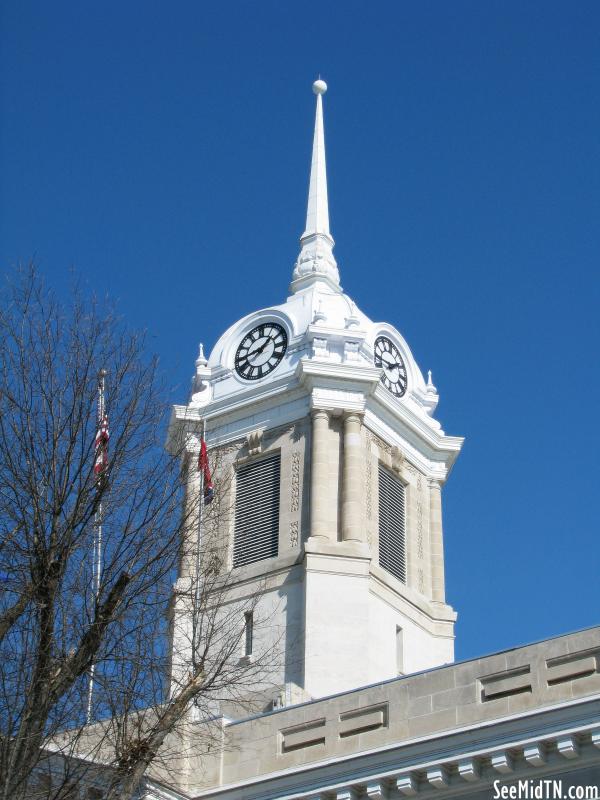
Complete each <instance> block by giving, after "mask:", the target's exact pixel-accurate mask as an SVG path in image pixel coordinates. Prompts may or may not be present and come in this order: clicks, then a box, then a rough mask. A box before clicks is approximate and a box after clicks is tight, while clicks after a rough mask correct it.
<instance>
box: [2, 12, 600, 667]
mask: <svg viewBox="0 0 600 800" xmlns="http://www.w3.org/2000/svg"><path fill="white" fill-rule="evenodd" d="M2 5H3V7H2V20H1V36H2V42H1V59H2V61H1V71H2V117H3V119H2V132H1V137H2V138H1V152H2V156H1V157H2V162H1V164H0V167H1V181H2V195H1V225H2V228H1V241H0V256H1V259H2V265H3V269H4V268H7V267H9V266H10V265H11V264H14V263H15V262H17V261H18V260H24V261H27V260H29V259H30V258H32V257H35V259H36V260H37V261H38V263H39V265H40V267H41V269H42V271H43V273H44V274H45V275H47V276H48V278H49V279H50V280H51V282H53V283H54V284H55V285H56V286H57V287H58V288H59V290H61V291H62V290H64V288H65V287H66V285H67V283H68V274H69V269H70V267H72V266H74V267H75V268H76V269H77V270H78V271H79V272H80V273H82V274H83V275H84V276H85V278H86V280H87V282H88V284H89V286H90V288H93V289H95V290H98V291H102V292H103V291H106V292H108V293H109V294H111V295H113V296H114V297H118V298H119V299H120V308H121V311H122V313H123V314H124V315H125V317H126V318H127V319H128V320H129V321H130V323H131V324H132V325H134V326H137V327H140V326H142V327H146V328H147V329H148V332H149V336H150V343H151V346H152V347H153V348H154V349H155V350H156V351H157V352H158V353H159V354H160V356H161V359H162V365H163V368H164V370H165V372H166V373H167V375H168V377H169V381H170V383H171V384H172V385H173V386H174V398H175V399H177V400H178V401H180V402H181V401H184V400H185V399H186V397H187V391H188V387H189V379H190V376H191V374H192V371H193V362H194V359H195V356H196V350H197V344H198V342H199V341H200V340H203V341H204V342H205V343H206V344H207V345H208V347H209V349H210V347H211V346H212V344H214V342H215V341H216V339H217V338H218V336H219V335H220V333H221V332H222V331H223V330H224V329H225V328H226V327H228V326H229V325H230V323H231V322H233V321H235V320H236V319H238V318H239V317H240V316H242V315H243V314H246V313H247V312H249V311H251V310H254V309H256V308H260V307H263V306H266V305H269V304H271V303H278V302H281V301H282V300H283V299H284V298H285V296H286V292H287V286H288V283H289V280H290V275H291V269H292V264H293V262H294V259H295V257H296V254H297V251H298V243H297V241H298V237H299V236H300V234H301V233H302V229H303V222H304V213H305V204H306V193H307V184H308V168H309V159H310V146H311V137H312V124H313V114H314V98H313V95H312V93H311V89H310V86H311V83H312V81H313V79H314V78H315V77H316V75H317V74H318V73H319V72H320V73H321V75H322V76H323V78H325V80H327V82H328V84H329V92H328V93H327V95H326V97H325V126H326V127H325V130H326V142H327V155H328V168H329V191H330V207H331V222H332V231H333V235H334V237H335V239H336V242H337V246H336V255H337V258H338V262H339V265H340V269H341V276H342V283H343V285H344V287H345V289H346V291H347V292H348V293H349V294H350V295H351V296H352V297H353V298H354V299H355V300H356V301H357V303H358V304H359V306H360V307H361V308H362V309H363V310H364V311H365V312H366V313H367V314H369V316H371V317H372V318H374V319H379V320H387V321H390V322H392V323H393V324H394V325H396V327H398V328H399V330H400V331H401V332H402V333H403V335H404V336H405V337H406V339H407V341H408V342H409V344H410V345H411V347H412V349H413V352H414V354H415V356H416V358H417V360H418V362H419V363H420V365H421V367H422V368H423V369H424V370H426V369H428V368H431V369H433V374H434V380H435V382H436V384H437V386H438V389H439V391H440V395H441V402H440V405H439V408H438V417H439V418H440V419H441V421H442V424H443V426H444V428H445V430H446V431H447V432H448V433H451V434H457V435H464V436H466V439H467V441H466V444H465V447H464V450H463V453H462V455H461V457H460V459H459V460H458V462H457V464H456V467H455V469H454V472H453V474H452V475H451V478H450V480H449V482H448V484H447V487H446V489H445V494H444V496H445V534H446V554H447V586H448V597H449V600H450V601H451V602H452V604H453V605H454V606H455V608H456V609H457V610H458V612H459V623H458V626H457V656H458V657H460V658H466V657H469V656H472V655H477V654H481V653H485V652H490V651H493V650H498V649H501V648H505V647H510V646H512V645H516V644H520V643H524V642H527V641H531V640H535V639H538V638H543V637H546V636H550V635H554V634H558V633H561V632H566V631H569V630H572V629H576V628H580V627H584V626H588V625H592V624H597V623H600V603H599V601H598V583H599V581H598V573H599V567H600V558H599V553H600V541H599V535H600V524H599V516H600V512H599V508H600V504H599V499H600V497H599V496H600V492H599V490H598V472H599V470H600V462H599V458H598V450H599V444H600V443H599V434H598V421H597V417H598V402H599V393H600V379H599V365H598V346H599V344H600V324H599V313H598V309H599V300H600V282H599V278H598V270H599V266H600V232H599V219H600V166H599V165H600V111H599V96H600V3H598V2H591V1H590V2H585V1H582V2H566V1H565V2H561V3H558V2H551V1H549V0H543V1H542V0H539V2H523V0H518V2H509V1H503V2H485V1H484V0H473V1H472V2H466V1H465V0H457V1H455V2H442V1H441V0H440V1H439V2H427V0H421V1H420V2H378V3H377V2H373V3H367V2H354V1H353V0H351V1H350V2H348V0H345V2H326V0H322V2H318V3H317V2H309V1H306V0H305V1H303V2H285V3H282V2H272V1H270V2H235V3H232V2H219V3H208V2H177V3H166V2H162V3H158V2H122V1H121V2H118V3H116V2H105V3H91V2H81V1H80V2H56V3H43V2H28V1H27V0H5V2H4V3H3V4H2Z"/></svg>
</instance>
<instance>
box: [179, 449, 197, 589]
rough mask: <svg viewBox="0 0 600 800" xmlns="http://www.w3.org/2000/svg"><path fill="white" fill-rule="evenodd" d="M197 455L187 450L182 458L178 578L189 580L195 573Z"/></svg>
mask: <svg viewBox="0 0 600 800" xmlns="http://www.w3.org/2000/svg"><path fill="white" fill-rule="evenodd" d="M197 463H198V456H197V454H195V453H193V452H192V451H190V450H188V452H186V454H185V457H184V463H183V470H184V472H185V478H186V485H185V501H184V502H185V512H184V513H185V524H184V528H183V530H182V535H181V540H180V543H179V574H178V577H179V578H189V577H191V576H192V575H193V574H194V572H195V565H196V548H197V537H198V525H199V524H200V473H199V472H198V469H197V467H196V464H197Z"/></svg>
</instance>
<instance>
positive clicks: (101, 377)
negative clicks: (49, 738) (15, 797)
mask: <svg viewBox="0 0 600 800" xmlns="http://www.w3.org/2000/svg"><path fill="white" fill-rule="evenodd" d="M105 378H106V370H105V369H101V370H100V371H99V372H98V414H97V417H98V419H97V423H98V430H100V427H101V425H102V424H103V422H104V415H105V403H104V390H105V383H104V381H105ZM103 446H105V445H103ZM101 480H102V473H99V475H98V477H97V484H98V482H99V481H101ZM92 571H93V585H94V605H95V604H96V603H97V602H98V598H99V596H100V581H101V579H102V501H100V503H99V504H98V507H97V509H96V514H95V515H94V547H93V564H92ZM95 613H96V610H95V608H94V615H95ZM95 673H96V665H95V664H94V663H92V665H91V667H90V672H89V680H88V693H87V714H86V719H87V724H88V725H89V724H90V723H91V722H92V703H93V699H94V676H95Z"/></svg>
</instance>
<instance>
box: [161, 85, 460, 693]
mask: <svg viewBox="0 0 600 800" xmlns="http://www.w3.org/2000/svg"><path fill="white" fill-rule="evenodd" d="M326 89H327V87H326V84H325V83H324V81H322V80H318V81H316V82H315V83H314V84H313V90H314V93H315V95H316V118H315V130H314V140H313V151H312V163H311V170H310V184H309V193H308V209H307V215H306V228H305V230H304V233H303V234H302V236H301V239H300V253H299V255H298V258H297V260H296V263H295V265H294V268H293V272H292V281H291V284H290V287H289V296H288V297H287V299H286V300H285V302H283V303H281V304H280V305H276V306H271V307H269V308H264V309H261V310H259V311H255V312H252V313H250V314H248V315H247V316H245V317H244V318H243V319H241V320H239V321H238V322H235V323H234V324H233V325H231V327H229V328H228V329H227V330H226V331H225V333H224V334H223V335H222V336H221V338H220V339H219V341H218V342H217V343H216V345H215V346H214V348H213V350H212V352H211V354H210V357H209V358H208V359H206V358H205V357H204V354H203V352H202V349H201V352H200V356H199V357H198V359H197V361H196V373H195V377H194V383H193V390H192V394H191V397H190V400H189V402H188V404H187V405H181V406H175V407H174V410H173V416H172V420H171V426H170V434H169V436H170V442H171V446H172V447H173V448H175V442H176V441H184V442H185V447H186V451H187V455H186V457H185V458H184V469H186V470H187V471H188V481H187V486H188V493H187V501H186V502H187V506H188V511H189V512H190V513H191V517H192V518H193V519H194V525H193V527H194V530H195V531H196V530H201V531H202V537H203V538H202V542H203V546H204V547H205V549H207V548H208V549H210V547H213V548H214V553H215V554H218V557H216V556H215V564H216V567H215V571H216V572H218V573H219V575H220V580H221V583H220V584H219V585H220V586H221V587H223V586H225V587H226V590H225V594H224V595H223V597H224V601H223V602H224V604H225V605H226V606H227V608H228V612H227V625H235V624H238V623H239V625H240V626H243V629H244V631H245V633H244V635H241V636H240V644H239V650H240V652H239V654H237V655H239V658H240V659H248V660H250V659H252V657H253V654H255V653H257V652H260V651H265V650H269V649H270V650H271V651H272V652H273V653H277V654H278V655H277V657H274V659H273V664H274V667H273V670H274V673H273V675H272V676H271V679H270V683H269V687H270V688H269V687H267V686H265V687H262V691H263V695H264V696H265V697H266V700H267V702H269V701H270V702H272V703H274V704H278V703H287V704H289V703H290V702H295V701H298V700H303V699H309V698H319V697H323V696H325V695H329V694H333V693H337V692H343V691H346V690H349V689H353V688H356V687H359V686H364V685H366V684H370V683H375V682H380V681H382V680H385V679H388V678H393V677H396V676H398V675H399V674H405V673H410V672H415V671H419V670H426V669H429V668H431V667H435V666H438V665H441V664H445V663H448V662H451V661H452V660H453V651H454V648H453V643H454V622H455V619H456V614H455V612H454V611H453V609H452V608H451V607H450V606H449V605H448V604H447V603H446V597H445V591H444V549H443V541H442V487H443V485H444V483H445V481H446V479H447V477H448V474H449V472H450V470H451V468H452V465H453V463H454V461H455V459H456V457H457V456H458V453H459V452H460V448H461V445H462V441H463V440H462V439H461V438H458V437H454V436H448V435H446V434H445V433H444V431H443V430H442V428H441V425H440V423H439V422H438V421H437V420H436V419H435V418H434V416H433V414H434V412H435V409H436V406H437V403H438V394H437V390H436V388H435V386H434V385H433V383H432V379H431V373H429V376H428V379H427V380H425V379H424V377H423V373H422V372H421V370H420V368H419V366H418V365H417V363H416V362H415V359H414V358H413V355H412V353H411V351H410V349H409V347H408V345H407V343H406V342H405V340H404V338H403V337H402V335H401V333H400V332H399V330H398V329H397V328H396V327H395V325H394V324H392V323H388V322H374V321H372V320H371V319H369V318H368V317H367V316H366V315H365V314H364V313H363V312H362V311H361V310H360V309H359V308H358V306H357V305H356V303H355V302H354V300H353V299H352V298H350V297H349V296H348V295H347V294H345V292H344V291H343V289H342V287H341V285H340V275H339V270H338V265H337V263H336V260H335V257H334V254H333V249H334V240H333V238H332V236H331V233H330V230H329V210H328V195H327V175H326V165H325V139H324V130H323V95H324V93H325V92H326ZM396 322H401V320H398V321H396ZM202 436H204V438H205V440H206V443H207V446H208V453H209V460H210V463H211V466H212V468H213V483H214V491H215V498H214V501H213V502H212V503H211V504H210V506H204V505H202V509H200V503H199V497H200V493H201V489H200V481H201V479H202V477H201V472H199V471H198V469H197V463H198V452H199V450H200V442H201V438H202ZM200 512H202V514H201V513H200ZM200 516H202V517H203V518H202V520H201V519H199V517H200ZM190 541H191V542H192V545H191V546H190V547H188V548H186V547H183V548H182V557H181V562H180V570H179V578H178V581H177V584H176V592H175V597H174V603H173V618H172V642H173V667H172V669H173V672H174V674H175V675H176V673H177V670H184V671H185V670H186V659H187V657H188V653H189V645H188V644H187V643H188V642H189V641H190V626H191V625H192V620H191V613H190V609H189V604H188V603H186V601H185V599H183V594H184V593H183V588H184V587H185V586H188V585H189V584H190V581H192V580H193V577H194V568H195V564H196V565H197V563H198V558H197V553H196V554H195V553H194V546H193V542H194V541H195V539H194V537H192V538H191V540H190ZM198 541H200V538H199V539H198ZM215 585H216V584H215ZM178 588H179V590H181V591H180V593H179V594H178ZM249 598H250V599H251V600H252V599H253V603H252V604H251V606H250V608H251V610H250V611H249V610H248V605H245V606H244V605H243V603H244V602H246V603H247V601H248V599H249ZM238 606H239V608H240V609H242V607H243V608H244V609H245V610H244V611H243V612H242V611H240V614H239V620H237V622H236V619H237V618H236V610H235V609H236V608H238ZM186 648H188V649H187V650H186Z"/></svg>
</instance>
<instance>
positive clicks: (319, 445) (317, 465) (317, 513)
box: [310, 409, 330, 539]
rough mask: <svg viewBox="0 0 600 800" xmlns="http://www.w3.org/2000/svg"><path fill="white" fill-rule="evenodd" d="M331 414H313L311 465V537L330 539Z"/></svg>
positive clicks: (318, 412) (315, 411)
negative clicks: (329, 458)
mask: <svg viewBox="0 0 600 800" xmlns="http://www.w3.org/2000/svg"><path fill="white" fill-rule="evenodd" d="M328 429H329V414H328V413H327V411H324V410H323V409H315V410H313V412H312V454H311V464H310V535H311V537H312V538H319V539H329V538H330V532H329V531H328V530H327V483H328V479H329V476H328V474H327V472H328V470H327V466H328V464H327V433H328Z"/></svg>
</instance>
